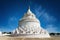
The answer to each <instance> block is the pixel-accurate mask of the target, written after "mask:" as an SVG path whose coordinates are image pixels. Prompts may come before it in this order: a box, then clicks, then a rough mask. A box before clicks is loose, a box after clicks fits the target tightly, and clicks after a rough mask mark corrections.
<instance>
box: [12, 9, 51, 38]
mask: <svg viewBox="0 0 60 40" xmlns="http://www.w3.org/2000/svg"><path fill="white" fill-rule="evenodd" d="M13 35H15V36H20V37H26V38H50V35H49V33H48V32H47V31H46V30H44V29H43V28H42V27H41V25H40V21H39V20H38V19H37V18H36V16H35V14H34V13H32V12H31V11H30V8H29V9H28V11H27V13H25V15H24V16H23V17H22V18H21V19H20V20H19V23H18V28H16V30H14V31H13Z"/></svg>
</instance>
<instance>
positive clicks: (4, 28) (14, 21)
mask: <svg viewBox="0 0 60 40" xmlns="http://www.w3.org/2000/svg"><path fill="white" fill-rule="evenodd" d="M17 25H18V18H17V17H14V16H13V17H10V18H9V19H8V23H7V25H5V26H0V27H1V28H0V31H7V30H8V31H13V29H14V28H16V27H17Z"/></svg>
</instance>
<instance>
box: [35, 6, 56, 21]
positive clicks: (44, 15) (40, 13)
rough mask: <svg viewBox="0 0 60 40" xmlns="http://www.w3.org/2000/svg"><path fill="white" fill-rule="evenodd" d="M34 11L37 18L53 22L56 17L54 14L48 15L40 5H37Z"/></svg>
mask: <svg viewBox="0 0 60 40" xmlns="http://www.w3.org/2000/svg"><path fill="white" fill-rule="evenodd" d="M35 13H36V16H37V17H38V18H43V20H44V21H46V22H55V21H56V18H55V17H54V16H51V15H49V14H48V13H47V12H45V9H44V10H42V7H41V6H39V7H37V8H35Z"/></svg>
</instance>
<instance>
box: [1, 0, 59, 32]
mask: <svg viewBox="0 0 60 40" xmlns="http://www.w3.org/2000/svg"><path fill="white" fill-rule="evenodd" d="M29 6H30V9H31V11H32V12H33V13H34V14H35V15H36V17H37V18H38V19H39V20H40V23H41V27H43V28H44V29H46V30H47V31H49V32H60V1H59V0H0V31H6V32H9V31H13V30H14V29H16V28H17V27H18V21H19V19H20V18H22V17H23V15H24V13H26V12H27V10H28V7H29Z"/></svg>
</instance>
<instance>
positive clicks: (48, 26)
mask: <svg viewBox="0 0 60 40" xmlns="http://www.w3.org/2000/svg"><path fill="white" fill-rule="evenodd" d="M57 29H58V28H57V27H56V26H54V25H47V26H46V30H47V31H48V32H50V33H51V32H57Z"/></svg>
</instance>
